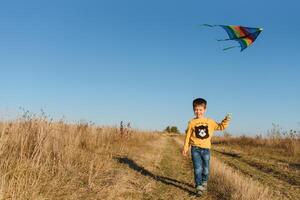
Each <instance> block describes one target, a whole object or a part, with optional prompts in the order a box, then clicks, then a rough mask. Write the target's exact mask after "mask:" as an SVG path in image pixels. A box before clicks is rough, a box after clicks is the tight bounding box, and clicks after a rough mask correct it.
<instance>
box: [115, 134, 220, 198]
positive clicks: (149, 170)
mask: <svg viewBox="0 0 300 200" xmlns="http://www.w3.org/2000/svg"><path fill="white" fill-rule="evenodd" d="M178 139H179V138H176V137H169V136H163V137H162V139H161V140H162V141H161V142H160V145H157V144H153V145H152V150H151V152H153V155H155V156H142V155H143V153H144V152H140V153H141V155H140V156H141V157H140V156H133V157H116V158H115V160H116V161H117V162H118V164H119V165H123V166H122V168H123V169H124V170H126V174H127V175H128V174H129V173H130V174H132V173H134V180H128V182H127V184H125V183H124V185H123V187H122V186H120V187H121V189H122V188H123V189H124V186H125V185H128V183H129V184H131V186H130V187H131V190H127V192H125V193H123V194H122V197H123V198H124V197H125V198H127V199H173V200H174V199H203V200H208V199H217V198H216V197H214V196H213V195H212V193H211V192H210V191H208V192H206V193H205V194H203V196H202V197H200V198H199V197H196V196H195V193H194V192H195V190H194V180H193V168H192V163H191V160H190V159H189V158H185V157H183V156H182V155H181V150H182V145H181V143H180V142H182V141H180V140H178ZM142 157H143V159H141V158H142ZM157 159H159V160H157ZM119 167H120V166H119ZM123 173H124V172H123ZM134 183H135V186H132V184H134ZM111 197H112V198H113V196H111Z"/></svg>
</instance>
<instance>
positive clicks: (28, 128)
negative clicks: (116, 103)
mask: <svg viewBox="0 0 300 200" xmlns="http://www.w3.org/2000/svg"><path fill="white" fill-rule="evenodd" d="M243 142H245V141H244V140H243V141H242V140H241V139H240V141H238V140H237V139H234V138H230V139H228V138H216V139H215V140H214V144H213V150H212V158H211V173H210V181H209V185H208V191H207V193H205V194H204V195H203V196H202V197H200V198H199V197H198V198H196V197H195V195H194V182H193V171H192V163H191V159H190V157H189V158H186V157H183V156H182V155H181V150H182V146H183V136H179V135H178V136H177V135H168V134H163V133H155V132H153V133H152V132H142V131H137V130H131V129H130V130H127V131H125V132H124V133H123V134H121V133H120V130H119V128H117V127H97V126H94V125H90V124H86V123H82V124H66V123H65V122H63V121H60V122H53V121H51V120H48V119H46V118H35V117H23V118H21V119H18V120H15V121H12V122H2V123H0V159H1V162H0V176H1V182H0V199H41V200H42V199H173V200H174V199H236V200H238V199H239V200H248V199H249V200H250V199H253V200H254V199H255V200H256V199H261V200H263V199H299V194H300V190H299V156H298V153H299V152H298V149H297V148H298V147H299V146H298V145H296V146H295V147H296V149H293V150H292V151H293V154H291V152H289V153H288V152H287V150H286V149H285V147H280V148H281V149H280V148H279V147H277V148H275V147H274V146H272V145H271V144H269V145H266V144H263V143H262V145H260V146H259V145H257V144H256V145H254V144H251V143H250V142H248V143H247V144H248V145H245V144H243ZM259 142H262V141H259ZM297 142H299V141H298V140H297ZM279 146H280V145H279ZM287 148H290V147H287Z"/></svg>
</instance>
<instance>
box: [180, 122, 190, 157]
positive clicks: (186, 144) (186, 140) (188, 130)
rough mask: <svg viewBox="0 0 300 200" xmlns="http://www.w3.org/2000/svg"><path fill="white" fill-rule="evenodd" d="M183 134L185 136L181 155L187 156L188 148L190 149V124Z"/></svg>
mask: <svg viewBox="0 0 300 200" xmlns="http://www.w3.org/2000/svg"><path fill="white" fill-rule="evenodd" d="M185 132H186V135H185V140H184V146H183V151H182V154H183V155H184V156H187V152H188V151H189V147H190V137H191V133H192V127H191V125H190V122H189V123H188V127H187V129H186V131H185Z"/></svg>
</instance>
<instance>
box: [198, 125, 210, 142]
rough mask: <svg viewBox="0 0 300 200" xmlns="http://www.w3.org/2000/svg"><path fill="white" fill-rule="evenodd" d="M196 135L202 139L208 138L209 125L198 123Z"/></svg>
mask: <svg viewBox="0 0 300 200" xmlns="http://www.w3.org/2000/svg"><path fill="white" fill-rule="evenodd" d="M195 133H196V137H197V138H200V139H206V138H208V137H209V133H208V126H207V125H198V126H195Z"/></svg>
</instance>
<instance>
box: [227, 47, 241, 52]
mask: <svg viewBox="0 0 300 200" xmlns="http://www.w3.org/2000/svg"><path fill="white" fill-rule="evenodd" d="M236 47H240V46H232V47H226V48H224V49H223V51H227V50H229V49H233V48H236Z"/></svg>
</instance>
